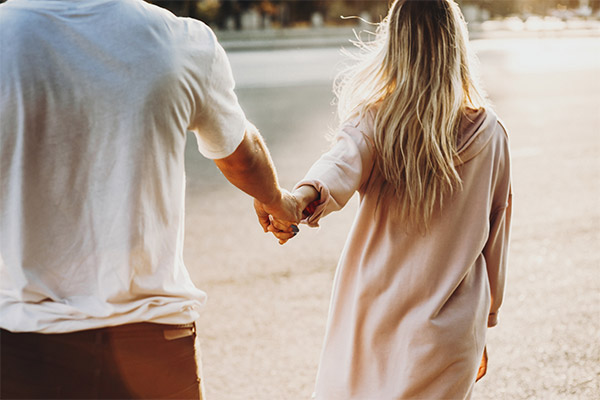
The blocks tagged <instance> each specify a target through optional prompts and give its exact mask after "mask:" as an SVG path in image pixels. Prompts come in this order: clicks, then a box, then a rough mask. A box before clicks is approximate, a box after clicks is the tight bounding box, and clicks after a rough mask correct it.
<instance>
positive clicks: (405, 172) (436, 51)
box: [335, 0, 485, 227]
mask: <svg viewBox="0 0 600 400" xmlns="http://www.w3.org/2000/svg"><path fill="white" fill-rule="evenodd" d="M356 44H357V45H358V46H359V47H360V48H361V50H362V51H360V52H359V54H358V55H355V56H354V58H355V59H356V62H355V63H354V64H352V65H351V66H350V67H349V68H348V69H346V70H345V71H343V72H342V74H341V75H340V78H339V79H338V80H337V82H336V88H335V89H336V95H337V97H338V115H339V117H340V120H341V121H347V120H349V119H351V118H355V117H357V116H358V117H361V118H364V117H366V115H367V113H369V112H372V111H374V112H375V119H374V145H375V151H376V154H377V167H378V168H379V170H380V172H381V174H382V176H383V178H384V179H385V183H384V185H383V187H382V191H381V193H380V196H383V193H389V192H390V191H391V192H392V193H393V194H394V195H395V197H396V199H397V200H398V209H397V210H398V211H399V212H400V214H401V215H402V216H403V217H404V218H405V220H406V221H407V222H411V223H416V224H420V225H421V226H424V227H427V226H428V225H429V222H430V220H431V217H432V215H433V213H434V211H435V209H436V208H437V207H441V205H442V202H443V199H444V197H445V196H446V195H448V194H450V193H452V191H453V190H454V189H456V188H457V187H460V185H461V179H460V176H459V175H458V172H457V170H456V165H455V157H456V155H457V146H458V144H457V141H458V138H457V135H458V129H459V124H460V121H461V117H462V115H463V112H464V111H465V109H466V108H467V107H468V108H474V109H478V108H480V107H482V106H484V105H485V98H484V96H483V95H482V92H481V91H480V90H479V89H478V87H477V84H476V82H475V80H474V78H473V76H472V73H471V70H470V66H469V64H470V62H469V54H468V49H467V45H468V33H467V29H466V23H465V21H464V19H463V17H462V13H461V12H460V10H459V8H458V6H457V4H456V3H455V2H454V1H451V0H430V1H411V0H396V1H395V2H394V3H393V4H392V5H391V7H390V10H389V12H388V15H387V16H386V18H385V19H384V20H383V21H382V22H381V23H380V24H378V28H377V31H376V33H375V39H374V40H373V41H371V42H367V43H365V42H363V41H361V40H360V39H359V40H358V41H357V42H356Z"/></svg>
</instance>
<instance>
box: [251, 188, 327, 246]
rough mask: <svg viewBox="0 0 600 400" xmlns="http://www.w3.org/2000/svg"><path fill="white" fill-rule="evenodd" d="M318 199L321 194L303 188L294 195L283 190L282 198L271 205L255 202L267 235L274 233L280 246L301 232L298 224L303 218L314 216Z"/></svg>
mask: <svg viewBox="0 0 600 400" xmlns="http://www.w3.org/2000/svg"><path fill="white" fill-rule="evenodd" d="M318 197H319V193H318V192H317V191H316V189H314V188H313V187H312V186H301V187H300V188H298V189H296V190H295V191H294V193H290V192H288V191H287V190H282V191H281V197H280V198H279V199H277V200H276V201H274V202H272V203H271V204H264V203H261V202H260V201H258V200H254V209H255V211H256V215H257V217H258V222H259V223H260V225H261V226H262V228H263V230H264V231H265V233H266V232H271V233H273V235H274V236H275V237H276V238H277V239H279V244H285V243H286V242H287V241H288V240H289V239H291V238H293V237H294V236H296V234H297V233H298V232H299V229H298V224H299V223H300V221H301V220H302V218H303V216H304V217H307V216H309V215H310V214H312V212H313V211H314V206H313V204H314V203H313V202H314V201H315V200H317V199H318ZM311 203H312V204H311ZM309 205H310V206H309ZM311 206H313V207H311Z"/></svg>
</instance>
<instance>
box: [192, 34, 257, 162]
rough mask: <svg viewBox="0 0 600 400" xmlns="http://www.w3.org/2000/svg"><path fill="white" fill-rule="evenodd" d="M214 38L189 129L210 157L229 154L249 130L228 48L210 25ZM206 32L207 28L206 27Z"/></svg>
mask: <svg viewBox="0 0 600 400" xmlns="http://www.w3.org/2000/svg"><path fill="white" fill-rule="evenodd" d="M205 30H207V31H208V36H204V40H209V41H211V44H212V47H211V50H212V51H211V52H209V56H211V57H212V61H211V62H210V63H209V65H208V71H207V72H206V71H204V72H202V71H200V72H199V73H200V74H202V73H203V75H202V76H199V77H198V81H199V92H200V93H199V94H198V96H197V97H196V101H195V102H196V104H195V112H194V115H193V117H192V120H191V124H190V129H191V130H192V131H193V132H194V133H195V135H196V139H197V141H198V150H199V151H200V153H202V155H204V156H205V157H207V158H211V159H218V158H224V157H227V156H229V155H230V154H231V153H233V151H234V150H235V149H236V148H237V147H238V146H239V144H240V143H241V142H242V139H243V138H244V132H245V130H246V117H245V115H244V112H243V111H242V108H241V107H240V104H239V103H238V99H237V96H236V95H235V93H234V87H235V82H234V79H233V74H232V71H231V66H230V64H229V60H228V59H227V55H226V54H225V50H224V49H223V47H221V45H220V44H219V43H218V41H217V38H216V37H215V35H214V33H213V32H212V31H211V30H210V28H208V27H205ZM205 33H206V31H205Z"/></svg>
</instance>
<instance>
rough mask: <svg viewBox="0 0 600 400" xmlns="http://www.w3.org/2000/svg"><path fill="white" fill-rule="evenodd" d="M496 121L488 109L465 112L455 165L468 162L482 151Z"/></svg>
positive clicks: (494, 115)
mask: <svg viewBox="0 0 600 400" xmlns="http://www.w3.org/2000/svg"><path fill="white" fill-rule="evenodd" d="M497 121H498V118H497V117H496V114H494V112H493V111H492V110H490V109H489V108H480V109H478V110H471V109H468V110H467V112H466V113H465V114H464V116H463V118H462V121H461V123H460V128H459V134H458V152H457V155H456V156H455V158H454V163H455V165H461V164H464V163H466V162H468V161H469V160H471V159H472V158H473V157H475V156H476V155H477V154H479V152H480V151H481V150H483V148H484V147H485V146H486V144H487V143H488V142H489V141H490V139H491V137H492V135H493V133H494V129H493V128H492V127H493V126H494V125H495V124H496V123H497ZM490 128H492V129H490Z"/></svg>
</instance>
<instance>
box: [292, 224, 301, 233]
mask: <svg viewBox="0 0 600 400" xmlns="http://www.w3.org/2000/svg"><path fill="white" fill-rule="evenodd" d="M291 228H292V232H294V235H295V234H296V233H298V232H300V229H299V228H298V226H297V225H292V227H291Z"/></svg>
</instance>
